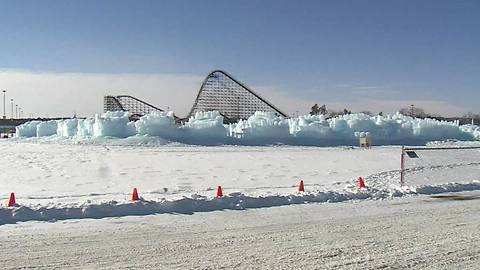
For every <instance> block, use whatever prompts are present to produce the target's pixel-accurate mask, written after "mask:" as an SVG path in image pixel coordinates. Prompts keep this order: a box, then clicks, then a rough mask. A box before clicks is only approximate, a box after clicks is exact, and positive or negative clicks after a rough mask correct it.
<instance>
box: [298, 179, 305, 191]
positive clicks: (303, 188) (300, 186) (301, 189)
mask: <svg viewBox="0 0 480 270" xmlns="http://www.w3.org/2000/svg"><path fill="white" fill-rule="evenodd" d="M298 191H300V192H304V191H305V187H304V185H303V180H300V185H299V186H298Z"/></svg>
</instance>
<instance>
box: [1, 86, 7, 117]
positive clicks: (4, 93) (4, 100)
mask: <svg viewBox="0 0 480 270" xmlns="http://www.w3.org/2000/svg"><path fill="white" fill-rule="evenodd" d="M2 92H3V119H6V118H7V116H6V115H5V92H7V90H3V91H2Z"/></svg>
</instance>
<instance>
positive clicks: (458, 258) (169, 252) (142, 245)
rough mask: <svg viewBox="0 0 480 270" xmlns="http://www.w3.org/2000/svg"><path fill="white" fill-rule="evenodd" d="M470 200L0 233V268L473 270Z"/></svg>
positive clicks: (474, 200) (421, 199)
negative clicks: (0, 250) (0, 249)
mask: <svg viewBox="0 0 480 270" xmlns="http://www.w3.org/2000/svg"><path fill="white" fill-rule="evenodd" d="M479 195H480V194H479V193H476V194H456V195H455V196H452V197H448V196H445V197H443V196H442V197H438V198H431V197H429V196H416V197H411V198H401V199H399V198H397V199H387V200H372V201H356V202H344V203H330V204H306V205H305V204H304V205H294V206H284V207H273V208H262V209H252V210H247V211H215V212H208V213H195V214H194V215H178V214H164V215H150V216H142V217H124V218H111V219H110V218H109V219H101V220H86V219H85V220H70V221H63V222H53V223H38V222H26V223H20V224H15V225H3V226H0V243H1V244H0V245H1V247H2V252H0V265H2V269H31V268H42V267H43V268H48V269H134V268H135V269H435V270H438V269H472V270H473V269H478V265H479V264H480V254H479V252H478V251H479V250H480V230H479V224H480V214H479V213H480V203H479V200H478V199H479V198H480V197H479ZM461 198H463V200H462V199H461Z"/></svg>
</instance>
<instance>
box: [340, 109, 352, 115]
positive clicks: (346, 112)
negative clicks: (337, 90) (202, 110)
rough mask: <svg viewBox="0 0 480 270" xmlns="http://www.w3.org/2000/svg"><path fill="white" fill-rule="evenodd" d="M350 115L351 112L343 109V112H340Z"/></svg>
mask: <svg viewBox="0 0 480 270" xmlns="http://www.w3.org/2000/svg"><path fill="white" fill-rule="evenodd" d="M351 113H352V111H349V110H347V109H343V112H342V114H351Z"/></svg>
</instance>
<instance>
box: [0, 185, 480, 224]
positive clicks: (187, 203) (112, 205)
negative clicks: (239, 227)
mask: <svg viewBox="0 0 480 270" xmlns="http://www.w3.org/2000/svg"><path fill="white" fill-rule="evenodd" d="M479 189H480V182H478V181H473V182H471V183H448V184H441V185H433V186H418V187H398V188H396V189H376V188H370V189H365V190H361V191H358V190H357V191H354V190H344V191H313V192H307V193H298V192H297V193H296V194H289V195H288V194H284V195H282V194H277V195H270V196H249V195H245V194H242V193H231V194H229V195H227V196H225V197H222V198H212V197H207V196H201V195H196V194H194V195H192V196H191V197H183V198H182V199H178V200H166V199H164V200H161V201H149V200H145V199H143V198H142V199H141V200H140V201H136V202H125V201H124V202H118V201H109V202H104V203H100V204H88V203H86V204H81V205H72V206H56V207H39V206H37V207H28V206H20V205H17V206H15V207H10V208H0V225H3V224H12V223H17V222H21V221H56V220H66V219H83V218H95V219H99V218H107V217H123V216H141V215H152V214H164V213H181V214H193V213H195V212H209V211H216V210H245V209H251V208H262V207H273V206H282V205H292V204H304V203H324V202H343V201H348V200H365V199H384V198H392V197H402V196H406V195H432V194H439V193H445V192H460V191H472V190H479Z"/></svg>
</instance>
